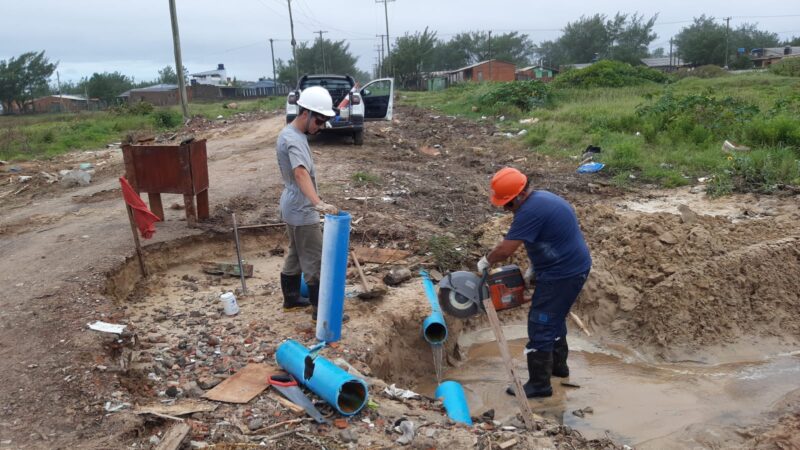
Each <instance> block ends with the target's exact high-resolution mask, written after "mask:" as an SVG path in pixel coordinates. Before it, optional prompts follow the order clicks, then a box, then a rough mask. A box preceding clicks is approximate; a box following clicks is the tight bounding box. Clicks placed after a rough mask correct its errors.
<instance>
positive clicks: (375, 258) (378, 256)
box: [353, 247, 411, 264]
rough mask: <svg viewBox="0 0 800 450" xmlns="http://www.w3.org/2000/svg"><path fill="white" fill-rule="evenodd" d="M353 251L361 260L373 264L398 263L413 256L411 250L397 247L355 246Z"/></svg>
mask: <svg viewBox="0 0 800 450" xmlns="http://www.w3.org/2000/svg"><path fill="white" fill-rule="evenodd" d="M353 252H354V253H355V255H356V257H357V258H358V260H359V261H360V262H362V263H373V264H390V263H396V262H398V261H400V260H403V259H405V258H407V257H409V256H411V252H410V251H408V250H400V249H396V248H369V247H353Z"/></svg>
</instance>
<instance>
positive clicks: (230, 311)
mask: <svg viewBox="0 0 800 450" xmlns="http://www.w3.org/2000/svg"><path fill="white" fill-rule="evenodd" d="M219 299H220V300H221V301H222V306H223V307H224V308H225V314H226V315H228V316H235V315H236V314H239V304H238V303H236V296H235V295H233V292H226V293H224V294H222V295H220V296H219Z"/></svg>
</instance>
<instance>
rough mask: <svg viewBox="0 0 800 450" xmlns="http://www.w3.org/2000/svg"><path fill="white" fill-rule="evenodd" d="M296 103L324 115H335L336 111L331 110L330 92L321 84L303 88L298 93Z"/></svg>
mask: <svg viewBox="0 0 800 450" xmlns="http://www.w3.org/2000/svg"><path fill="white" fill-rule="evenodd" d="M297 104H298V105H300V106H301V107H303V108H305V109H307V110H309V111H314V112H315V113H318V114H322V115H323V116H326V117H333V116H335V115H336V113H335V112H333V99H332V98H331V94H330V93H329V92H328V90H327V89H325V88H324V87H322V86H311V87H308V88H305V89H303V92H301V93H300V98H299V99H297Z"/></svg>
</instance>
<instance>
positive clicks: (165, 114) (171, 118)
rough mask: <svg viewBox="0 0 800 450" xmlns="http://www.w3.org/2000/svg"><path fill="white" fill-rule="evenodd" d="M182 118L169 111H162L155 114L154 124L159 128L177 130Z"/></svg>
mask: <svg viewBox="0 0 800 450" xmlns="http://www.w3.org/2000/svg"><path fill="white" fill-rule="evenodd" d="M181 121H182V116H181V115H180V114H179V113H177V112H174V111H170V110H168V109H161V110H158V111H156V112H155V113H154V114H153V122H154V123H155V125H156V127H157V128H175V127H177V126H178V125H180V123H181Z"/></svg>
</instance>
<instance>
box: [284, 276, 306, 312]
mask: <svg viewBox="0 0 800 450" xmlns="http://www.w3.org/2000/svg"><path fill="white" fill-rule="evenodd" d="M281 291H283V309H295V308H305V307H306V306H308V305H310V304H311V303H309V302H308V301H306V300H304V299H302V298H301V297H300V275H286V274H284V273H281Z"/></svg>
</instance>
